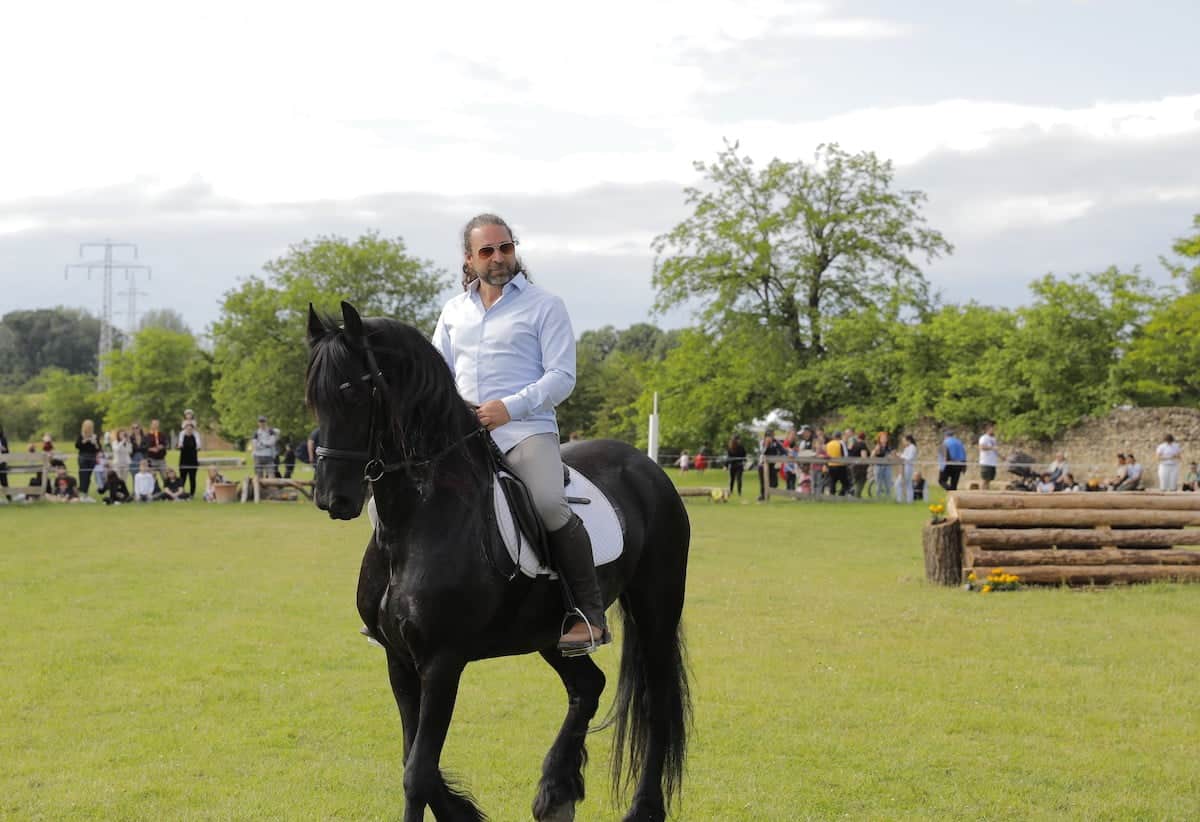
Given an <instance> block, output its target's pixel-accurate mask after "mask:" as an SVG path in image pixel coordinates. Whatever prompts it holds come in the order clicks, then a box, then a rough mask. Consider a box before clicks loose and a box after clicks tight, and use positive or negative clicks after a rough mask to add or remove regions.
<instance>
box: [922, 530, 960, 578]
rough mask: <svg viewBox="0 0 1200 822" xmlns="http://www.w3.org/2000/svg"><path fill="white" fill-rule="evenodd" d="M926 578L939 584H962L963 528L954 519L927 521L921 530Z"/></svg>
mask: <svg viewBox="0 0 1200 822" xmlns="http://www.w3.org/2000/svg"><path fill="white" fill-rule="evenodd" d="M921 538H922V543H923V547H924V550H925V579H927V580H929V581H930V582H934V583H937V584H938V585H961V584H962V529H961V528H960V527H959V524H958V523H957V522H956V521H954V520H944V521H943V522H939V523H932V522H930V523H926V525H925V528H924V530H923V531H922V532H921Z"/></svg>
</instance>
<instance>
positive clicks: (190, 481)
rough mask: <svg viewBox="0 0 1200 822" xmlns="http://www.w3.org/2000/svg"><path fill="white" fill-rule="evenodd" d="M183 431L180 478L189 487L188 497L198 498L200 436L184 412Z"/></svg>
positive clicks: (181, 435)
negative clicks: (197, 474)
mask: <svg viewBox="0 0 1200 822" xmlns="http://www.w3.org/2000/svg"><path fill="white" fill-rule="evenodd" d="M183 413H184V415H185V418H184V420H183V430H182V431H180V432H179V476H180V477H181V478H182V481H183V482H185V483H187V485H188V496H189V497H194V496H196V471H197V470H199V468H200V434H199V433H198V432H197V431H196V423H195V421H194V420H189V419H187V418H186V415H187V414H189V413H191V412H190V411H184V412H183Z"/></svg>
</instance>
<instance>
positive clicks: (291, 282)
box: [212, 232, 449, 436]
mask: <svg viewBox="0 0 1200 822" xmlns="http://www.w3.org/2000/svg"><path fill="white" fill-rule="evenodd" d="M263 270H264V272H265V276H262V277H257V276H255V277H250V278H248V279H247V280H246V281H245V282H244V283H242V284H241V285H240V286H239V287H238V288H235V289H233V290H231V291H228V292H226V294H225V300H224V303H223V305H222V310H221V318H220V320H218V321H217V322H216V323H215V324H214V325H213V327H212V338H213V358H214V368H215V372H216V379H215V382H214V384H213V400H214V402H215V404H216V409H217V413H218V415H219V418H220V423H221V429H222V431H223V432H224V433H226V434H227V435H229V436H245V435H246V434H247V433H248V432H249V431H250V430H252V429H253V428H254V420H255V418H256V417H257V416H258V415H259V414H266V415H267V416H268V417H270V418H271V420H272V424H273V425H275V426H277V427H279V428H280V429H281V430H283V431H286V432H293V433H299V432H301V431H305V430H306V429H307V428H308V427H309V424H310V420H309V416H308V412H307V410H306V409H305V408H304V371H305V368H306V366H307V363H308V348H307V345H306V344H305V341H304V334H305V327H306V320H307V312H308V305H309V303H310V302H311V303H313V304H314V305H315V306H316V307H317V308H318V309H323V310H326V311H334V310H336V309H337V306H338V304H339V302H340V301H341V300H347V301H349V302H351V303H353V304H354V305H355V306H356V307H357V308H358V309H359V311H360V312H361V313H362V314H363V315H364V316H386V317H392V318H394V319H398V320H403V321H404V322H407V323H409V324H410V325H414V326H416V327H418V328H421V329H422V330H424V331H427V332H428V331H432V328H433V324H434V322H435V320H436V319H437V309H438V305H437V297H438V295H439V294H440V293H441V292H442V291H443V289H444V288H445V287H446V286H447V285H448V282H449V281H448V278H447V275H446V272H445V271H443V270H440V269H437V268H435V267H434V265H433V263H432V262H429V261H428V260H420V259H417V258H415V257H412V256H410V255H409V254H408V252H407V250H406V249H405V246H404V241H403V240H401V239H400V238H398V237H397V238H395V239H387V238H383V237H380V236H379V234H378V233H376V232H368V233H367V234H364V235H363V236H361V237H359V238H358V239H357V240H354V241H350V240H346V239H344V238H342V237H320V238H318V239H316V240H306V241H304V242H302V243H299V244H297V245H294V246H292V247H291V248H290V249H289V250H288V253H287V254H285V255H284V256H282V257H280V258H278V259H276V260H272V261H271V262H269V263H267V264H266V265H265V266H263Z"/></svg>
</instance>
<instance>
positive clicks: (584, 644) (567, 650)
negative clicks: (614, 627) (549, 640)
mask: <svg viewBox="0 0 1200 822" xmlns="http://www.w3.org/2000/svg"><path fill="white" fill-rule="evenodd" d="M572 617H578V618H579V620H580V621H581V622H582V623H583V624H584V625H586V626H587V629H588V639H587V640H586V641H582V640H581V641H565V642H564V641H563V640H562V639H561V637H562V636H563V635H564V634H566V632H567V620H569V619H571V618H572ZM558 635H559V637H560V639H559V640H558V650H559V652H560V653H561V654H562V655H563V656H565V657H568V658H569V657H576V656H587V655H588V654H594V653H596V651H598V650H600V646H601V645H607V644H608V643H610V642H612V635H611V634H610V633H609V632H608V629H607V628H602V629H601V630H600V636H599V638H597V637H596V634H595V631H594V629H593V628H592V623H591V622H590V621H589V620H588V618H587V617H586V616H585V615H584V613H583V611H581V610H579V608H575V609H574V610H572V611H568V612H567V613H566V615H565V616H563V619H562V625H561V626H560V627H559V631H558Z"/></svg>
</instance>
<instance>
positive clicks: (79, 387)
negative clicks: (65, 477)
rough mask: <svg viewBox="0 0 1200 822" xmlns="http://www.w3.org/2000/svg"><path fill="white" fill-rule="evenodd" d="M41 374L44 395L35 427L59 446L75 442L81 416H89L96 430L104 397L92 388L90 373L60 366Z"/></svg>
mask: <svg viewBox="0 0 1200 822" xmlns="http://www.w3.org/2000/svg"><path fill="white" fill-rule="evenodd" d="M42 378H43V380H44V382H45V386H46V396H45V398H44V400H43V402H42V408H41V413H40V415H39V418H38V422H39V424H40V426H39V427H40V428H41V429H42V430H44V431H48V432H50V434H51V435H52V436H53V437H54V438H55V440H57V441H59V447H60V450H67V451H69V450H70V448H69V446H70V443H73V442H75V437H76V436H78V434H79V426H80V425H81V424H82V423H83V421H84V420H92V421H93V422H94V423H95V424H96V430H97V431H99V430H101V428H102V427H103V422H104V419H103V416H104V399H103V396H102V395H101V394H99V393H98V392H97V391H96V378H95V377H94V376H92V375H91V374H69V373H67V372H66V371H64V370H63V369H61V368H47V369H46V370H45V371H43V372H42ZM63 443H66V445H63Z"/></svg>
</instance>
